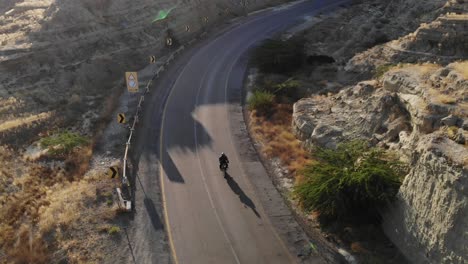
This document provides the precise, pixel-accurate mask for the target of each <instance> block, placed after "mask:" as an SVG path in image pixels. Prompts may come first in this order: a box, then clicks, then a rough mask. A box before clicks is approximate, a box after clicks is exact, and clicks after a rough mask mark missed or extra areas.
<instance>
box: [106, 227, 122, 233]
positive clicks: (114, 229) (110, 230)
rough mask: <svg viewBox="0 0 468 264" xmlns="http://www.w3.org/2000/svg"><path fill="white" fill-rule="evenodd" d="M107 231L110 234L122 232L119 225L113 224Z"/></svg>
mask: <svg viewBox="0 0 468 264" xmlns="http://www.w3.org/2000/svg"><path fill="white" fill-rule="evenodd" d="M107 233H108V234H109V235H115V234H118V233H120V227H118V226H111V227H109V229H108V230H107Z"/></svg>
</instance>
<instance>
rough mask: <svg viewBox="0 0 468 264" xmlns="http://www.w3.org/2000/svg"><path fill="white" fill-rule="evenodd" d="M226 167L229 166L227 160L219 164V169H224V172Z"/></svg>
mask: <svg viewBox="0 0 468 264" xmlns="http://www.w3.org/2000/svg"><path fill="white" fill-rule="evenodd" d="M228 167H229V166H228V163H227V162H223V163H221V164H219V169H220V170H222V171H224V172H226V171H227V169H228Z"/></svg>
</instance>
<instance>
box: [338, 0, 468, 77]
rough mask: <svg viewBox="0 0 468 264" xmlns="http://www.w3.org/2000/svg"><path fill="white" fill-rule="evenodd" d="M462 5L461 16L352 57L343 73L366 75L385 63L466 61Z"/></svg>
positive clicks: (467, 19) (466, 20) (466, 21)
mask: <svg viewBox="0 0 468 264" xmlns="http://www.w3.org/2000/svg"><path fill="white" fill-rule="evenodd" d="M465 6H466V7H465V10H464V11H463V12H464V13H462V14H456V13H447V14H446V15H442V16H440V17H439V18H437V19H436V20H435V21H433V22H430V23H423V24H421V26H420V27H419V28H418V29H417V30H416V31H414V32H412V33H410V34H408V35H405V36H403V37H401V38H399V39H396V40H394V41H390V42H388V43H385V44H381V45H377V46H375V47H372V48H371V49H369V50H366V51H364V52H362V53H358V54H356V55H355V56H354V57H353V58H352V59H351V60H349V61H348V62H347V65H346V70H348V71H354V72H370V71H373V70H374V69H375V68H377V67H378V66H381V65H385V64H396V63H401V62H404V63H417V62H427V61H431V62H437V63H440V64H448V63H450V62H453V61H456V60H461V59H467V58H468V54H467V53H466V51H467V50H468V44H467V43H468V33H467V32H468V5H465Z"/></svg>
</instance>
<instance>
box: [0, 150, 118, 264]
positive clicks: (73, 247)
mask: <svg viewBox="0 0 468 264" xmlns="http://www.w3.org/2000/svg"><path fill="white" fill-rule="evenodd" d="M0 150H1V153H0V162H2V163H3V166H2V169H0V188H1V189H2V192H0V219H1V221H0V248H2V253H4V254H6V257H5V258H4V259H2V260H0V263H3V262H6V263H49V262H50V260H51V258H52V256H53V258H56V255H53V254H54V252H61V253H60V254H62V255H63V256H61V257H65V258H67V259H68V260H69V261H70V262H71V263H80V262H81V263H89V262H90V261H91V260H93V259H96V258H97V257H96V255H93V254H97V252H95V253H89V252H88V250H89V248H93V247H99V246H101V245H100V244H102V240H103V238H102V237H100V236H105V235H106V234H100V233H99V232H98V228H97V225H98V224H99V223H98V222H102V221H110V220H112V219H113V218H114V217H115V214H116V208H115V206H114V205H108V204H107V203H106V201H105V199H101V198H100V197H99V195H98V194H97V192H98V191H99V192H105V193H111V192H112V186H113V183H112V180H110V179H107V177H105V176H104V175H102V174H101V175H97V174H96V175H94V176H92V177H86V178H83V175H84V173H85V172H86V171H87V170H88V163H89V159H90V157H91V155H92V151H91V146H86V147H83V148H81V149H79V151H75V152H74V153H72V154H71V155H70V156H69V157H68V158H67V159H65V160H64V161H63V162H64V164H65V166H64V169H61V168H59V167H57V168H53V167H49V166H47V165H41V164H39V163H33V164H31V163H26V161H22V160H21V159H18V158H16V159H15V158H14V157H15V155H16V154H15V152H14V151H13V150H10V149H6V148H5V147H0ZM18 168H21V169H18ZM83 252H88V253H86V254H84V253H83ZM97 262H99V261H97Z"/></svg>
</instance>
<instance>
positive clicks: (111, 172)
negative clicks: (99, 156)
mask: <svg viewBox="0 0 468 264" xmlns="http://www.w3.org/2000/svg"><path fill="white" fill-rule="evenodd" d="M107 175H109V176H110V177H111V178H112V179H114V178H115V177H118V176H119V168H117V167H116V166H113V167H109V170H108V171H107Z"/></svg>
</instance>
